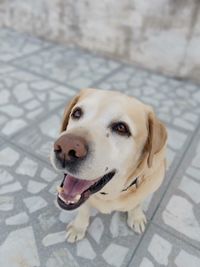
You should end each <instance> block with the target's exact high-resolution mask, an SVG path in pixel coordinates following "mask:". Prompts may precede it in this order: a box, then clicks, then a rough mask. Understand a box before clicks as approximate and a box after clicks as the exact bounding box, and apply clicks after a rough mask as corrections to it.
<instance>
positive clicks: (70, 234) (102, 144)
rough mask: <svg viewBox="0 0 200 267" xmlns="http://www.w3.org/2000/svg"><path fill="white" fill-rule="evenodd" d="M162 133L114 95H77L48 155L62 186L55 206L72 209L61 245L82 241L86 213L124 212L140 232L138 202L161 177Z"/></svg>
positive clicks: (141, 107)
mask: <svg viewBox="0 0 200 267" xmlns="http://www.w3.org/2000/svg"><path fill="white" fill-rule="evenodd" d="M166 141H167V132H166V128H165V126H164V125H163V124H162V123H161V122H160V121H159V120H158V118H157V117H156V115H155V113H154V112H153V109H152V108H151V107H150V106H147V105H145V104H143V103H142V102H140V101H138V100H137V99H135V98H133V97H129V96H126V95H124V94H121V93H119V92H114V91H104V90H97V89H84V90H82V91H81V92H80V93H79V94H78V95H77V96H75V97H74V99H73V100H72V101H71V102H70V104H69V105H68V106H67V107H66V109H65V112H64V117H63V121H62V125H61V133H60V136H59V138H58V139H57V140H56V142H55V143H54V147H53V149H52V153H51V162H52V164H53V166H54V167H55V168H56V169H57V170H60V171H61V172H62V173H63V175H64V178H63V181H62V183H61V185H60V187H59V188H58V197H57V201H58V204H59V205H60V207H61V208H63V209H66V210H72V209H76V208H78V214H77V216H76V218H75V220H74V221H73V222H71V223H70V224H69V225H68V227H67V239H68V241H69V242H75V241H76V240H80V239H82V238H83V237H84V236H85V232H86V229H87V227H88V224H89V217H90V207H95V208H96V209H97V210H99V211H100V212H102V213H111V212H112V211H124V212H127V213H128V217H127V223H128V225H129V226H130V227H131V228H133V229H134V230H135V231H136V232H137V233H141V232H143V231H144V229H145V224H146V217H145V215H144V213H143V211H142V208H141V204H142V202H143V200H144V199H145V198H146V197H147V196H148V195H149V194H151V193H152V192H154V191H155V190H157V189H158V187H159V186H160V185H161V183H162V180H163V178H164V175H165V154H166Z"/></svg>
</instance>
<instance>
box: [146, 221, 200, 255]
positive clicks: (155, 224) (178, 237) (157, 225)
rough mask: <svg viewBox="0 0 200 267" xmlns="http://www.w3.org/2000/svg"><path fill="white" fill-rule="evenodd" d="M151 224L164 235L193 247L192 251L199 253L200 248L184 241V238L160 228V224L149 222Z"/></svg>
mask: <svg viewBox="0 0 200 267" xmlns="http://www.w3.org/2000/svg"><path fill="white" fill-rule="evenodd" d="M151 223H152V225H154V226H156V227H158V228H159V229H160V230H162V231H163V232H165V233H166V234H168V235H170V236H172V237H175V238H176V239H178V240H180V241H182V242H184V243H186V244H187V245H189V246H191V247H193V248H194V249H196V250H198V251H200V248H199V247H198V246H196V245H194V244H192V243H190V241H188V240H186V239H184V238H182V237H180V236H178V235H177V234H176V233H171V232H170V231H169V230H168V229H166V228H164V227H162V226H161V225H160V224H158V223H155V222H151Z"/></svg>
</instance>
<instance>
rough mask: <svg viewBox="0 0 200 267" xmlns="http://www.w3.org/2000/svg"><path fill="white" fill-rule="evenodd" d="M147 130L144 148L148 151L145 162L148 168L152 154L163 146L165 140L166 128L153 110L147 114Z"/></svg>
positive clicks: (151, 160) (150, 164)
mask: <svg viewBox="0 0 200 267" xmlns="http://www.w3.org/2000/svg"><path fill="white" fill-rule="evenodd" d="M148 131H149V134H148V139H147V143H146V150H147V151H148V158H147V164H148V167H149V168H150V167H151V166H152V162H153V157H154V155H155V154H156V153H158V152H159V151H160V150H161V149H162V148H163V147H164V145H165V144H166V141H167V130H166V128H165V126H164V125H163V124H162V123H161V122H160V120H159V119H158V118H157V117H156V115H155V114H154V113H153V112H150V113H149V114H148Z"/></svg>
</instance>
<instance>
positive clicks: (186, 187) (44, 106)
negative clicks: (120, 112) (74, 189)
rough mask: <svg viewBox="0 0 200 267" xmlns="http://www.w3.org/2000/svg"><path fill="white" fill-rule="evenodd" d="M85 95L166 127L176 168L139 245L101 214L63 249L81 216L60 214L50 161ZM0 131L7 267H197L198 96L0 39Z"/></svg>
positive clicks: (93, 61) (192, 89) (61, 52)
mask: <svg viewBox="0 0 200 267" xmlns="http://www.w3.org/2000/svg"><path fill="white" fill-rule="evenodd" d="M85 86H95V87H99V88H104V89H108V90H109V89H111V88H113V89H117V90H121V91H123V92H126V93H129V94H131V95H134V96H136V97H138V98H140V99H142V100H143V101H145V102H146V103H149V104H151V105H153V106H154V107H155V109H156V111H157V112H158V115H159V117H160V118H161V119H162V120H163V121H164V122H165V123H166V124H167V126H168V131H169V146H168V161H169V168H168V172H167V176H166V179H165V182H164V184H163V185H162V187H161V188H160V190H159V191H158V192H157V193H156V194H155V195H154V196H152V197H151V198H149V199H148V201H147V202H146V203H145V209H146V210H147V216H148V220H149V222H148V225H147V228H146V232H145V233H144V234H143V235H141V236H138V235H136V234H134V233H133V232H132V231H131V230H129V229H128V228H127V226H126V222H125V219H126V218H125V216H124V214H120V213H113V214H111V215H101V214H97V212H96V211H94V212H93V216H92V220H91V225H90V228H89V232H88V234H87V237H86V238H85V239H84V240H83V241H81V242H79V243H78V244H75V245H69V244H67V243H66V242H65V240H64V232H65V225H66V223H67V222H68V221H69V220H70V219H71V218H72V217H73V216H74V214H75V213H74V212H64V211H61V210H60V209H59V208H58V207H57V206H56V202H55V188H56V185H57V184H58V183H59V182H60V177H58V176H57V174H56V173H55V172H54V171H53V169H52V168H51V166H50V164H49V161H48V151H49V148H50V146H51V143H52V141H53V139H54V138H55V137H56V135H57V130H58V125H59V123H60V117H61V114H62V112H63V107H64V106H65V104H66V102H67V101H68V100H69V99H70V97H71V96H72V95H74V94H75V93H76V92H77V91H78V89H79V88H80V87H85ZM0 128H1V132H0V212H1V213H0V214H1V216H0V266H9V267H22V266H24V267H25V266H26V267H36V266H40V267H55V266H56V267H72V266H75V267H76V266H88V267H89V266H96V267H97V266H98V267H102V266H116V267H120V266H131V267H132V266H134V267H152V266H170V267H173V266H177V267H199V266H200V250H199V249H200V212H199V211H200V140H199V139H200V138H199V136H200V87H197V86H196V85H193V84H190V83H186V82H181V81H177V80H173V79H169V78H167V77H164V76H160V75H156V74H153V73H150V72H147V71H144V70H141V69H139V68H135V67H132V66H125V65H123V64H120V63H119V62H115V61H111V60H108V59H105V58H102V57H98V56H96V55H93V54H89V53H86V52H83V51H80V50H78V49H76V48H73V47H61V46H56V45H53V44H50V43H47V42H42V41H39V40H37V39H34V38H30V37H27V36H26V35H20V34H18V33H15V32H13V31H10V30H7V29H0Z"/></svg>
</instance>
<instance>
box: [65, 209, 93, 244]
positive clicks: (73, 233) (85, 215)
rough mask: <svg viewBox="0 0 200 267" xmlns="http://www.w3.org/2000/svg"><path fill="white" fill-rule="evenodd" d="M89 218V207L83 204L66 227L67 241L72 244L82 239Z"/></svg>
mask: <svg viewBox="0 0 200 267" xmlns="http://www.w3.org/2000/svg"><path fill="white" fill-rule="evenodd" d="M89 218H90V208H89V205H87V204H83V205H82V206H81V207H80V208H79V209H78V214H77V215H76V217H75V219H74V220H73V221H72V222H71V223H69V224H68V226H67V235H66V238H67V241H68V242H70V243H74V242H76V241H78V240H80V239H83V238H84V236H85V232H86V230H87V227H88V224H89Z"/></svg>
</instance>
